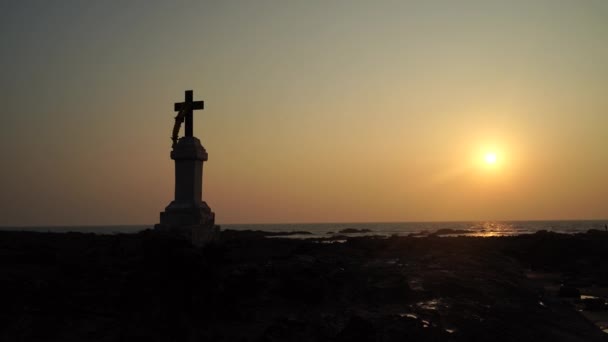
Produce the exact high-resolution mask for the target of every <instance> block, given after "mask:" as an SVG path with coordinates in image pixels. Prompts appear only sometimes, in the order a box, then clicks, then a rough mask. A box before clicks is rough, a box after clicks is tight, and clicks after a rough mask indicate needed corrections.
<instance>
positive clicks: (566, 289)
mask: <svg viewBox="0 0 608 342" xmlns="http://www.w3.org/2000/svg"><path fill="white" fill-rule="evenodd" d="M558 295H559V296H560V297H565V298H580V297H581V292H580V291H579V290H578V289H577V288H576V287H572V286H564V285H562V286H561V287H560V288H559V294H558Z"/></svg>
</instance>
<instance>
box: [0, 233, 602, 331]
mask: <svg viewBox="0 0 608 342" xmlns="http://www.w3.org/2000/svg"><path fill="white" fill-rule="evenodd" d="M264 236H267V235H265V234H262V233H256V232H235V231H231V232H226V233H224V234H223V235H222V239H221V241H220V242H219V243H218V244H215V245H209V246H207V247H205V248H194V247H192V246H190V245H189V244H187V243H185V242H183V241H180V240H172V239H166V238H160V237H158V236H156V235H155V234H153V233H152V232H150V231H146V232H142V233H140V234H133V235H113V236H109V235H106V236H101V235H94V234H79V233H68V234H52V233H26V232H0V284H1V285H0V286H1V287H2V288H1V289H2V291H0V303H2V305H1V306H0V340H1V341H83V340H86V341H117V340H126V341H127V340H128V341H139V340H142V341H143V340H145V341H487V340H493V341H605V340H606V338H605V336H604V335H605V334H604V333H603V332H602V331H601V330H600V329H599V328H598V327H597V326H596V325H594V324H592V323H591V322H590V321H589V320H588V319H587V318H585V316H583V315H581V314H580V313H579V312H578V311H577V309H576V305H578V304H577V303H579V304H580V305H582V306H588V307H589V308H590V309H593V310H596V311H597V310H603V309H604V308H605V305H603V303H604V302H603V298H599V297H594V299H593V300H590V299H588V298H587V299H583V300H582V301H581V300H580V299H579V301H580V302H573V301H576V299H572V298H562V297H559V289H560V288H561V286H566V287H572V288H575V289H578V287H579V286H580V287H581V288H582V286H591V287H598V288H599V287H602V286H606V285H608V265H607V263H606V262H605V261H606V260H608V234H602V232H593V233H588V234H579V235H574V236H566V235H559V234H552V233H546V232H545V233H539V234H534V235H529V236H517V237H501V238H473V237H438V236H429V237H422V238H411V237H391V238H386V239H381V238H375V237H356V238H352V237H351V238H348V239H347V241H346V242H344V243H335V242H333V243H331V242H332V240H327V242H329V243H319V242H322V241H319V240H310V241H309V240H295V239H282V238H276V237H275V238H272V239H269V238H265V237H264ZM598 298H599V299H598Z"/></svg>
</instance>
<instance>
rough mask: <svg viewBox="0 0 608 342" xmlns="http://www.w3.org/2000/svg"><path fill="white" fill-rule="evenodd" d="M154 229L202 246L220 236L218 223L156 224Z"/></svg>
mask: <svg viewBox="0 0 608 342" xmlns="http://www.w3.org/2000/svg"><path fill="white" fill-rule="evenodd" d="M154 230H156V231H158V232H162V233H167V234H170V235H173V236H177V237H180V238H184V239H186V240H188V241H191V242H192V244H193V245H194V246H197V247H202V246H205V245H207V244H209V243H210V242H216V241H217V240H218V239H219V236H220V226H218V225H214V224H213V225H191V226H167V225H163V224H157V225H155V226H154Z"/></svg>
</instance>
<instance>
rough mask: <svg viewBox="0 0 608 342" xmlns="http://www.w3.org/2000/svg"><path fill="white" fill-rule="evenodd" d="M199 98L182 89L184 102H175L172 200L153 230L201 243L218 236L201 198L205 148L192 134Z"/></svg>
mask: <svg viewBox="0 0 608 342" xmlns="http://www.w3.org/2000/svg"><path fill="white" fill-rule="evenodd" d="M203 108H204V102H203V101H194V100H193V92H192V90H187V91H186V96H185V101H184V102H181V103H176V104H175V108H174V110H175V111H176V112H178V114H177V116H176V117H175V125H174V126H173V135H172V137H171V139H172V140H173V145H172V151H171V159H173V160H174V161H175V199H174V200H173V201H171V203H169V205H168V206H167V207H166V208H165V211H163V212H161V213H160V223H159V224H157V225H155V226H154V229H155V230H157V231H162V232H167V233H171V234H174V235H177V236H182V237H185V238H187V239H190V240H191V241H192V243H193V244H195V245H198V246H200V245H204V244H206V243H208V242H210V241H213V240H215V239H216V238H217V236H218V235H219V226H216V225H215V214H214V213H213V212H212V211H211V208H209V206H208V205H207V203H205V202H204V201H203V163H204V162H206V161H207V151H206V150H205V148H204V147H203V145H202V144H201V142H200V140H198V139H197V138H196V137H194V135H193V121H194V120H193V113H194V110H202V109H203ZM184 121H185V122H186V125H185V132H184V136H183V137H181V138H179V139H178V134H179V130H180V126H181V124H182V122H184Z"/></svg>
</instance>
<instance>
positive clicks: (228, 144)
mask: <svg viewBox="0 0 608 342" xmlns="http://www.w3.org/2000/svg"><path fill="white" fill-rule="evenodd" d="M607 18H608V2H607V1H603V0H598V1H584V0H581V1H560V0H551V1H543V0H536V1H518V0H513V1H492V0H478V1H473V0H463V1H447V0H446V1H434V0H431V1H355V0H353V1H338V0H336V1H278V0H277V1H261V0H260V1H155V0H149V1H143V0H142V1H64V0H56V1H29V0H23V1H8V0H5V1H0V38H1V42H2V43H1V44H0V52H1V53H0V103H1V104H2V106H1V109H0V118H1V120H2V121H1V122H2V124H1V125H0V161H1V168H0V189H2V190H1V191H0V225H5V226H6V225H23V226H28V225H111V224H154V223H157V222H158V220H159V217H158V215H159V212H160V211H162V210H164V207H165V206H166V205H167V204H168V203H169V202H170V201H171V200H172V197H173V186H174V184H173V181H174V180H173V161H172V160H171V159H170V158H169V153H170V149H171V140H170V136H171V130H172V126H173V117H174V116H175V114H176V113H175V112H174V111H173V103H175V102H181V101H183V96H184V91H185V90H187V89H192V90H194V98H195V100H204V101H205V110H204V111H197V112H195V114H194V135H195V136H197V137H199V138H200V139H201V141H202V143H203V145H204V146H205V148H206V150H207V152H208V153H209V160H208V162H206V163H205V165H204V189H203V198H204V200H205V201H206V202H207V203H208V204H209V205H210V206H211V208H212V209H213V211H215V213H216V222H218V223H220V224H221V223H287V222H390V221H461V220H464V221H468V220H535V219H538V220H542V219H605V218H608V176H607V175H608V172H607V170H608V96H607V95H606V94H607V91H608V43H607V42H608V20H607ZM182 133H183V131H182ZM488 154H494V155H495V156H496V162H495V163H493V164H491V163H488V162H486V161H485V159H486V156H487V155H488Z"/></svg>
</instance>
